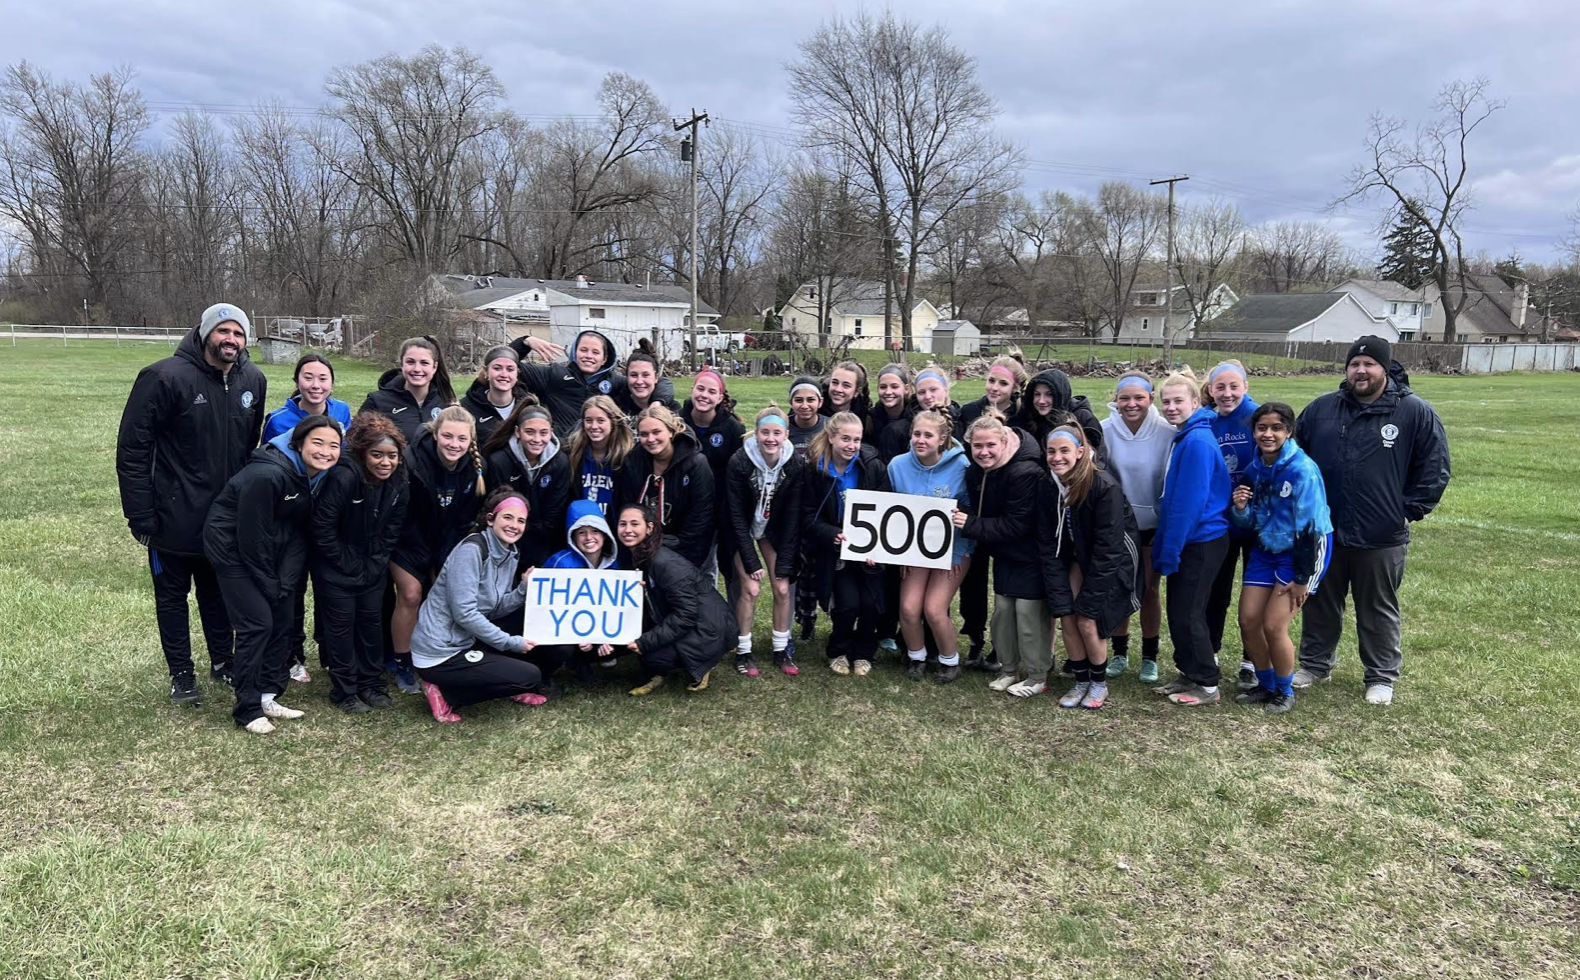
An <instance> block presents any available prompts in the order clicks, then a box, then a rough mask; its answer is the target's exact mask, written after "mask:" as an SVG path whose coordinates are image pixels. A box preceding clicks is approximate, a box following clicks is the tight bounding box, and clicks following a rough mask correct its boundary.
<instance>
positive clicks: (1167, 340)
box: [1151, 174, 1190, 364]
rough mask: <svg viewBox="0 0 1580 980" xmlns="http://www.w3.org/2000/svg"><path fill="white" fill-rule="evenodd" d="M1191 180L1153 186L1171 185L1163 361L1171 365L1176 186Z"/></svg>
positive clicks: (1172, 179)
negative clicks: (1170, 319) (1170, 323)
mask: <svg viewBox="0 0 1580 980" xmlns="http://www.w3.org/2000/svg"><path fill="white" fill-rule="evenodd" d="M1182 180H1190V175H1189V174H1179V175H1176V176H1174V177H1162V178H1159V179H1158V180H1154V181H1152V182H1151V183H1152V186H1153V187H1156V186H1158V185H1159V184H1167V185H1169V241H1168V261H1167V262H1165V263H1164V265H1163V359H1164V360H1165V361H1168V362H1169V363H1170V364H1172V363H1173V359H1174V337H1173V335H1172V334H1170V333H1169V313H1170V312H1171V311H1172V310H1173V309H1174V185H1175V184H1177V183H1179V182H1180V181H1182Z"/></svg>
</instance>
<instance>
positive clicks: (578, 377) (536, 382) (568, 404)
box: [510, 330, 674, 439]
mask: <svg viewBox="0 0 1580 980" xmlns="http://www.w3.org/2000/svg"><path fill="white" fill-rule="evenodd" d="M587 334H592V335H593V336H595V337H597V338H598V339H599V340H601V341H603V349H604V359H603V364H602V365H601V366H600V367H599V368H598V370H596V371H594V372H593V373H591V374H586V375H584V374H582V369H581V368H580V367H577V365H576V358H575V356H574V355H575V351H576V341H578V340H580V339H581V338H582V337H585V336H586V335H587ZM510 347H511V349H512V350H514V351H515V352H516V356H517V357H526V356H527V342H526V338H524V337H518V338H516V339H515V340H512V341H511V342H510ZM571 353H572V357H571V359H570V360H567V361H555V362H554V363H553V364H529V363H527V362H526V361H522V362H521V367H520V374H519V377H520V379H521V384H522V385H524V386H525V387H526V388H527V390H529V391H531V392H532V393H533V394H534V395H537V396H538V401H540V402H542V403H543V407H544V408H547V409H548V410H549V416H550V417H551V418H552V419H553V420H554V434H555V435H557V436H559V437H560V438H561V439H566V438H569V436H570V434H571V431H572V430H573V429H575V428H576V427H577V426H578V425H580V424H581V421H582V403H583V402H585V401H586V400H587V399H589V398H591V397H592V396H594V395H608V396H610V397H611V398H613V399H614V400H615V402H617V403H618V402H620V401H621V399H622V396H623V395H624V393H625V376H624V375H622V374H620V373H619V372H617V371H615V369H614V364H615V352H614V343H613V342H612V341H610V340H609V338H608V337H605V336H604V335H603V334H601V333H599V332H598V331H596V330H583V331H582V332H581V333H578V334H577V335H576V339H575V340H572V341H571ZM658 384H659V386H658V388H657V390H655V391H654V393H653V394H654V395H655V397H656V396H658V395H662V394H665V392H664V384H665V382H664V381H663V380H660V381H659V383H658ZM668 394H669V395H671V396H672V395H673V394H674V386H673V385H671V386H670V390H669V392H668Z"/></svg>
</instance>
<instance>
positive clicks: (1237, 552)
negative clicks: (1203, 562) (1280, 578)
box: [1207, 535, 1255, 660]
mask: <svg viewBox="0 0 1580 980" xmlns="http://www.w3.org/2000/svg"><path fill="white" fill-rule="evenodd" d="M1254 541H1255V539H1254V538H1250V537H1235V536H1233V535H1230V536H1229V537H1227V538H1226V539H1225V542H1226V544H1225V547H1226V549H1227V550H1226V551H1225V552H1224V556H1223V562H1222V564H1220V565H1219V566H1218V571H1217V574H1216V575H1215V576H1214V577H1213V580H1212V591H1211V593H1209V594H1208V596H1207V632H1208V634H1209V635H1210V636H1211V637H1212V652H1213V653H1217V652H1218V651H1220V650H1222V649H1223V624H1224V623H1225V622H1226V621H1227V620H1228V618H1229V600H1230V599H1232V598H1233V597H1234V577H1235V570H1236V569H1237V568H1239V567H1240V564H1241V563H1242V562H1248V561H1250V559H1251V545H1252V543H1253V542H1254ZM1240 659H1241V660H1244V659H1245V657H1244V656H1241V658H1240Z"/></svg>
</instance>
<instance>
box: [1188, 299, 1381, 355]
mask: <svg viewBox="0 0 1580 980" xmlns="http://www.w3.org/2000/svg"><path fill="white" fill-rule="evenodd" d="M1366 334H1375V335H1376V336H1378V337H1384V338H1386V339H1387V340H1388V341H1389V342H1390V343H1391V342H1394V341H1397V340H1398V339H1399V328H1397V327H1395V326H1394V325H1393V323H1391V322H1390V321H1389V320H1388V318H1387V317H1385V316H1378V315H1376V314H1373V313H1371V312H1369V311H1368V310H1367V309H1366V307H1364V306H1362V305H1361V304H1360V301H1359V300H1357V299H1356V298H1355V297H1354V296H1353V295H1351V294H1350V293H1261V294H1257V295H1253V296H1247V297H1245V298H1244V299H1242V300H1240V301H1239V302H1238V303H1236V304H1234V306H1232V307H1230V308H1229V309H1228V310H1226V311H1224V312H1223V313H1222V314H1221V315H1219V316H1218V317H1217V318H1216V319H1214V320H1213V321H1212V322H1211V323H1210V324H1208V325H1206V326H1205V327H1203V328H1202V329H1200V330H1198V331H1197V332H1196V339H1197V340H1213V341H1223V340H1244V341H1272V342H1285V343H1295V342H1301V343H1311V342H1323V341H1326V342H1329V343H1339V344H1348V343H1351V342H1353V341H1354V340H1355V339H1356V338H1357V337H1362V336H1365V335H1366Z"/></svg>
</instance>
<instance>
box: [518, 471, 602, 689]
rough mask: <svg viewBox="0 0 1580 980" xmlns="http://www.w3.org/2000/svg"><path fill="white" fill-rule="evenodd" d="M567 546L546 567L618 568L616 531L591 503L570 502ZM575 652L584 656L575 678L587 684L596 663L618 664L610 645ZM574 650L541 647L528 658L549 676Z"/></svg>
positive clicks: (586, 645)
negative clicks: (610, 528)
mask: <svg viewBox="0 0 1580 980" xmlns="http://www.w3.org/2000/svg"><path fill="white" fill-rule="evenodd" d="M565 545H566V547H564V548H562V549H560V550H559V551H556V552H555V553H554V554H552V555H550V556H549V559H548V561H545V562H544V563H543V567H544V568H583V569H588V570H593V571H607V570H609V569H612V568H614V567H615V554H616V548H615V542H614V532H612V531H610V530H609V522H608V521H607V520H605V519H604V516H603V511H602V510H599V509H598V505H597V504H596V503H594V502H593V501H591V500H573V501H571V505H570V510H569V511H567V513H566V515H565ZM576 650H577V652H579V653H581V654H582V656H580V657H576V658H574V659H575V672H576V679H577V680H578V681H581V682H582V683H584V684H586V683H590V682H591V681H592V679H593V672H592V661H593V660H597V661H598V665H599V666H600V667H604V668H611V667H613V666H614V665H615V652H614V648H613V647H611V646H610V645H609V644H607V643H605V644H602V645H600V646H599V647H597V648H596V649H594V648H593V645H592V644H591V643H583V644H581V645H580V646H579V647H577V648H576ZM571 651H572V648H571V647H570V646H568V645H563V646H559V647H538V648H537V650H535V651H534V653H535V654H537V656H536V657H532V658H528V659H531V660H532V662H533V663H536V664H537V665H538V666H539V668H540V669H542V670H543V676H545V677H550V676H552V675H553V674H554V671H555V670H558V669H559V668H560V667H561V666H563V665H564V664H565V662H566V661H567V660H571V659H572V657H571Z"/></svg>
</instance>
